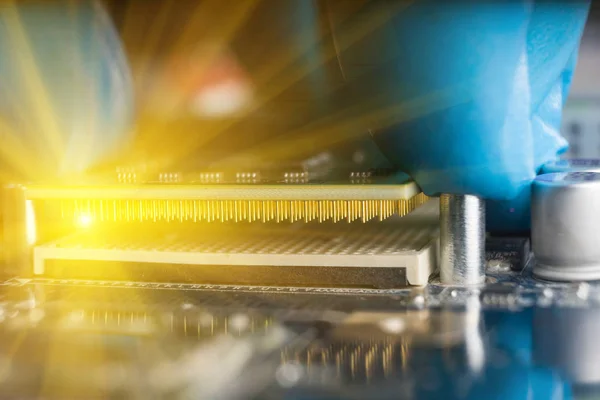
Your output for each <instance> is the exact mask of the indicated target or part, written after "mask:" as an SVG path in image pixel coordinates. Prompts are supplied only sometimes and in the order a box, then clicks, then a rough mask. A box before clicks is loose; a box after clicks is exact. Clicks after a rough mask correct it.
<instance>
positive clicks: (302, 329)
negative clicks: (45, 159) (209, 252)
mask: <svg viewBox="0 0 600 400" xmlns="http://www.w3.org/2000/svg"><path fill="white" fill-rule="evenodd" d="M499 243H501V244H499ZM488 246H489V247H490V249H491V250H490V251H489V252H488V283H487V284H486V285H485V286H483V287H474V288H464V287H448V286H443V285H440V284H439V283H436V282H437V280H436V278H435V277H433V278H432V281H431V282H430V284H429V285H427V286H426V287H421V288H412V289H410V288H408V289H391V290H390V289H389V290H383V289H364V288H363V289H356V288H354V289H352V288H346V289H341V288H335V287H333V288H332V287H312V288H307V287H304V288H299V287H291V286H287V287H285V286H278V287H273V286H251V285H217V284H212V285H211V284H184V283H150V282H139V281H138V282H135V281H108V280H104V281H102V280H76V279H49V278H35V279H11V280H8V281H6V282H5V283H4V284H3V285H2V291H1V293H2V296H3V297H2V298H3V301H2V309H1V310H2V312H1V313H0V315H1V317H2V318H1V320H2V327H3V329H2V332H1V333H0V335H2V341H1V343H2V345H0V349H2V350H1V353H0V354H1V357H0V360H1V361H2V362H1V365H2V370H1V371H2V373H1V374H0V382H1V383H0V384H1V385H2V387H3V393H5V394H9V393H10V395H11V396H12V397H18V398H38V397H44V398H64V397H78V398H82V397H85V398H89V397H115V396H116V397H123V396H124V397H128V398H136V397H139V396H141V397H145V398H165V397H168V398H210V399H213V398H214V399H217V398H218V399H239V398H281V397H285V398H293V399H301V398H317V399H332V398H334V399H335V398H340V399H358V398H381V399H388V398H389V399H392V398H430V397H438V396H440V395H442V394H444V398H479V396H482V395H483V394H484V393H486V392H487V391H489V390H495V391H496V392H495V393H496V394H499V395H500V396H501V397H500V398H526V397H524V396H526V394H527V393H531V392H532V391H533V393H534V394H535V398H537V396H542V398H548V396H550V397H552V398H570V396H572V395H575V396H576V397H579V396H584V397H585V396H588V395H589V394H590V393H595V392H594V390H595V389H594V388H596V387H598V382H600V376H599V375H598V374H597V373H596V368H595V367H593V364H590V362H591V361H593V360H594V357H595V356H596V355H597V354H598V350H600V348H599V347H598V345H597V341H596V340H595V337H596V332H597V330H596V328H597V327H598V326H599V324H600V308H598V306H599V305H600V304H599V303H600V286H598V285H597V284H594V283H591V284H588V283H580V284H557V283H547V282H542V281H539V280H535V279H534V278H533V277H532V275H531V268H530V267H531V264H532V263H533V262H535V260H532V259H531V258H530V257H529V254H528V253H527V254H525V252H526V251H527V244H526V241H523V240H522V239H519V238H510V239H506V238H505V239H502V240H501V241H499V240H498V239H495V240H489V241H488ZM523 259H525V260H526V264H525V265H524V264H523V263H522V262H521V261H522V260H523ZM25 332H27V334H26V335H25ZM507 380H508V381H511V382H513V383H512V384H511V385H504V386H503V383H505V382H506V381H507ZM498 385H499V386H500V387H499V386H498Z"/></svg>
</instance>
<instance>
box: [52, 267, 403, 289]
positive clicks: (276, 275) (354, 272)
mask: <svg viewBox="0 0 600 400" xmlns="http://www.w3.org/2000/svg"><path fill="white" fill-rule="evenodd" d="M45 276H46V277H49V278H57V279H68V278H71V279H99V280H120V281H136V282H141V281H143V282H172V283H199V284H214V285H255V286H294V287H346V288H348V287H353V288H375V289H396V288H404V287H406V286H408V282H407V280H406V269H405V268H377V267H368V268H360V267H314V266H310V267H307V266H276V265H269V266H239V265H233V266H228V265H178V264H158V263H157V264H154V263H127V262H107V261H80V260H48V261H46V264H45Z"/></svg>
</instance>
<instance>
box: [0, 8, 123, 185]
mask: <svg viewBox="0 0 600 400" xmlns="http://www.w3.org/2000/svg"><path fill="white" fill-rule="evenodd" d="M0 54H2V57H0V110H2V111H1V113H0V121H1V122H2V123H3V128H4V129H3V134H4V135H5V136H4V139H3V149H2V159H3V160H4V161H5V162H7V163H8V164H9V165H7V167H8V168H9V169H12V170H13V171H16V172H17V174H18V176H19V177H20V179H23V178H26V179H40V178H43V177H56V176H59V175H72V174H77V173H79V172H82V171H83V170H85V169H86V168H87V167H88V166H89V165H91V164H92V163H94V162H97V161H98V160H99V159H100V158H101V157H103V156H105V155H107V154H108V153H109V152H111V151H113V150H115V148H116V147H117V146H119V145H122V144H123V141H124V140H126V139H127V134H128V132H129V127H130V124H131V122H132V118H133V90H132V85H131V79H130V74H129V69H128V65H127V60H126V59H125V56H124V53H123V50H122V46H121V43H120V40H119V37H118V35H117V32H116V31H115V29H114V27H113V26H112V23H111V21H110V19H109V17H108V15H107V14H106V13H105V10H103V8H102V7H101V6H100V3H97V2H95V1H92V0H82V1H76V2H73V1H52V2H39V3H36V2H26V3H24V4H22V3H19V4H16V2H15V3H13V4H11V3H8V4H3V5H2V6H0Z"/></svg>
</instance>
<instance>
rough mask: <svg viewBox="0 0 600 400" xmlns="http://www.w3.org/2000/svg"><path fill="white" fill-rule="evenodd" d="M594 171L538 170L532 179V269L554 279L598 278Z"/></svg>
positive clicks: (599, 188)
mask: <svg viewBox="0 0 600 400" xmlns="http://www.w3.org/2000/svg"><path fill="white" fill-rule="evenodd" d="M598 221H600V173H596V172H566V173H552V174H544V175H540V176H538V177H537V178H536V179H535V181H534V182H533V185H532V196H531V239H532V247H533V252H534V254H535V256H536V260H537V262H536V264H535V266H534V270H533V272H534V274H535V275H536V276H538V277H540V278H543V279H548V280H557V281H586V280H596V279H600V230H599V229H598Z"/></svg>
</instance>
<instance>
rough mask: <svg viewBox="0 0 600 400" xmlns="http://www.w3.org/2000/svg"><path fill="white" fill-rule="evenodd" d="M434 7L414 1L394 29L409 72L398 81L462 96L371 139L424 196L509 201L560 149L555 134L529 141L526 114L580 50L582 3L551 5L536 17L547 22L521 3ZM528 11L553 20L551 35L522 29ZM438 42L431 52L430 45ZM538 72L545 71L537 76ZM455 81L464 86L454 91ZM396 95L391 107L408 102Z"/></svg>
mask: <svg viewBox="0 0 600 400" xmlns="http://www.w3.org/2000/svg"><path fill="white" fill-rule="evenodd" d="M551 4H553V3H551ZM433 5H434V3H432V2H426V3H416V4H414V6H411V7H410V8H411V9H412V8H414V10H413V12H412V13H409V15H406V16H402V15H400V16H399V17H398V20H397V21H396V23H395V26H396V27H397V28H398V30H399V33H398V41H399V43H400V46H401V48H402V49H403V52H404V53H406V58H404V62H406V60H410V63H411V64H412V67H411V68H405V67H404V66H403V65H399V70H401V71H402V74H399V76H398V80H399V81H402V80H403V81H404V82H410V87H412V88H417V89H418V90H419V89H420V90H421V92H422V93H425V94H427V93H432V92H434V89H435V88H439V87H446V88H452V87H459V88H461V89H462V92H461V91H459V90H456V91H455V92H454V94H455V95H456V96H455V98H454V99H450V100H455V103H453V102H452V101H449V102H448V104H447V105H446V107H441V109H439V108H440V107H438V109H436V110H433V111H432V112H429V113H425V114H426V115H424V116H419V117H417V118H415V119H413V120H410V121H406V122H403V123H400V124H397V125H395V126H393V127H391V128H387V129H385V130H383V131H381V132H379V134H378V135H376V136H375V140H376V141H377V142H378V143H379V144H380V146H381V148H382V151H384V152H385V154H386V155H387V156H388V158H389V159H390V160H391V161H392V162H394V163H395V164H396V165H398V166H399V167H400V168H402V169H404V170H406V171H407V172H409V173H410V174H411V175H412V176H413V177H414V178H415V180H416V181H417V183H419V184H420V185H421V187H422V188H423V189H424V191H425V192H426V193H427V194H430V195H431V194H438V193H442V192H446V193H460V194H464V193H469V194H476V195H479V196H483V197H486V198H491V199H497V200H505V199H510V198H514V197H516V196H518V195H519V193H521V192H522V190H523V188H524V187H526V186H528V185H529V183H530V182H531V180H532V179H533V177H535V174H536V172H537V169H538V168H539V167H540V165H541V163H542V162H541V159H542V158H544V157H547V154H551V153H555V152H556V151H560V148H563V147H564V142H563V141H561V140H559V139H558V137H557V136H553V135H547V134H541V133H540V132H542V131H538V128H537V127H536V128H535V130H536V133H534V132H533V130H534V127H533V126H532V116H533V115H534V114H535V113H536V112H537V109H538V108H539V106H540V105H541V103H543V102H544V101H545V99H546V98H550V97H549V96H548V94H549V92H550V91H551V90H552V89H553V87H554V85H555V82H556V80H557V78H558V77H559V76H561V73H562V71H564V69H565V64H566V63H567V61H568V60H569V59H570V57H571V55H572V54H573V51H574V49H575V48H576V46H577V44H578V41H579V37H580V35H581V32H582V29H583V24H584V22H585V16H586V13H587V4H585V3H577V5H574V6H573V7H572V8H568V7H567V9H566V10H565V9H564V8H565V7H564V6H561V7H557V8H552V7H551V6H549V8H547V9H546V8H544V9H542V10H541V11H544V13H546V15H545V16H544V15H543V13H542V12H541V11H540V10H539V9H538V8H537V7H533V8H532V7H531V5H532V4H530V3H529V2H519V3H517V2H512V3H510V4H504V3H503V4H499V3H496V2H493V3H484V4H481V3H478V4H477V5H473V4H469V5H468V4H467V3H464V2H463V3H459V4H449V5H447V6H443V5H442V6H440V4H435V5H436V6H437V7H436V8H433ZM428 7H429V8H428ZM425 10H427V11H429V13H427V12H425ZM491 10H493V15H492V13H491ZM536 12H540V17H539V18H541V19H542V20H543V19H544V18H547V17H548V14H549V13H552V15H553V16H554V19H553V20H552V21H553V22H554V23H556V24H557V26H556V27H555V28H554V30H552V32H550V33H549V34H547V35H544V34H543V33H544V32H542V30H543V29H546V30H549V29H550V28H549V27H547V26H545V25H543V24H536V23H534V24H533V25H532V26H530V22H531V21H533V20H534V18H533V14H534V13H536ZM569 12H570V13H569ZM431 15H433V16H435V17H431ZM417 21H418V22H417ZM484 21H487V22H488V23H487V24H485V23H484ZM536 21H537V20H536ZM559 22H561V23H562V22H564V23H563V24H559ZM417 24H418V25H419V27H420V28H419V29H418V30H417V29H416V25H417ZM412 28H415V29H414V33H413V35H408V33H409V31H410V30H411V29H412ZM530 28H531V29H532V30H531V32H530ZM534 28H536V29H534ZM542 28H543V29H542ZM561 33H562V34H564V36H565V37H561V36H560V35H561ZM406 36H408V37H410V39H411V40H412V41H414V42H415V43H411V42H409V41H408V39H403V37H406ZM442 36H443V37H444V40H438V43H441V44H437V43H436V40H434V38H436V37H442ZM424 38H426V39H427V41H431V43H430V44H426V40H424ZM500 38H502V42H501V43H500ZM540 60H542V61H543V62H542V61H540ZM531 65H533V66H535V67H536V70H532V69H531V68H530V66H531ZM542 65H543V67H542ZM441 66H443V67H441ZM540 69H544V73H540V74H539V76H538V75H536V74H537V71H538V70H540ZM533 75H536V76H533ZM463 82H469V85H468V86H467V87H466V88H465V87H464V86H460V84H461V83H463ZM436 86H437V87H436ZM562 88H563V90H564V85H563V87H562ZM418 90H416V91H415V93H413V98H414V97H416V96H417V95H418ZM398 93H399V97H398V101H407V100H408V99H410V97H407V96H405V95H406V91H403V90H399V91H398ZM450 93H451V94H450V97H451V96H452V91H451V89H450ZM460 100H462V101H460ZM543 121H545V120H543ZM536 124H537V123H536ZM538 139H539V140H538ZM540 142H542V143H543V144H545V146H544V145H540V144H539V143H540ZM538 148H539V150H536V149H538ZM542 155H544V156H543V157H542ZM538 157H539V158H538ZM546 161H547V160H546Z"/></svg>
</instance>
